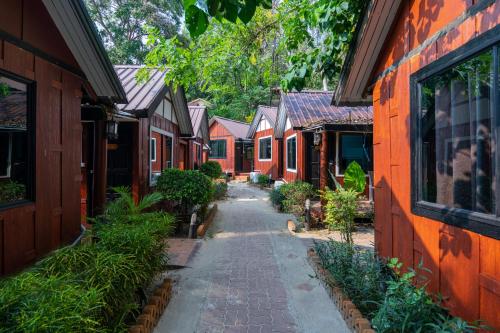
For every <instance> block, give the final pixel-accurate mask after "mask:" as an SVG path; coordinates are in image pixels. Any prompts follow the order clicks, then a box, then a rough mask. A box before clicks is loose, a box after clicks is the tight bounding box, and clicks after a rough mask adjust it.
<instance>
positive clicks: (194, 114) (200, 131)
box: [188, 105, 210, 143]
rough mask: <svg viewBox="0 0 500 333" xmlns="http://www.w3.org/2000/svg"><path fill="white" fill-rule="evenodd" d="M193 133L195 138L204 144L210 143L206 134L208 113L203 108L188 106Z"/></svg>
mask: <svg viewBox="0 0 500 333" xmlns="http://www.w3.org/2000/svg"><path fill="white" fill-rule="evenodd" d="M188 108H189V115H190V117H191V124H192V126H193V132H194V135H195V136H196V137H201V138H202V139H203V141H205V143H207V142H208V141H210V137H209V132H208V112H207V108H206V107H205V106H194V105H188Z"/></svg>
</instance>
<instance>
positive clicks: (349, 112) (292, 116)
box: [275, 91, 373, 138]
mask: <svg viewBox="0 0 500 333" xmlns="http://www.w3.org/2000/svg"><path fill="white" fill-rule="evenodd" d="M332 98H333V93H332V92H330V91H302V92H291V93H282V94H281V101H280V106H279V109H278V116H277V117H278V118H277V122H276V126H275V136H276V137H278V138H281V137H282V136H283V132H284V131H285V126H286V120H287V119H289V121H290V124H291V125H292V127H293V128H295V129H303V128H307V127H314V126H323V125H332V124H333V125H360V124H364V125H366V124H372V123H373V108H372V107H371V106H352V107H348V106H344V107H342V106H333V105H331V102H332Z"/></svg>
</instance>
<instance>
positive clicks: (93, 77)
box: [42, 0, 127, 103]
mask: <svg viewBox="0 0 500 333" xmlns="http://www.w3.org/2000/svg"><path fill="white" fill-rule="evenodd" d="M42 1H43V4H44V5H45V8H47V11H48V12H49V14H50V17H51V18H52V20H53V21H54V23H55V25H56V26H57V29H58V30H59V32H60V33H61V35H62V37H63V38H64V41H65V42H66V44H67V45H68V47H69V49H70V50H71V53H73V56H74V57H75V59H76V61H77V62H78V65H79V66H80V68H81V69H82V71H83V72H84V73H85V76H86V77H87V79H88V81H89V83H90V85H91V86H92V89H93V90H94V91H95V93H96V94H97V96H99V97H107V98H110V99H111V100H113V101H114V102H118V103H123V102H126V101H127V99H126V95H125V92H124V91H123V88H122V86H121V85H120V81H119V80H118V78H117V77H116V74H115V71H114V70H113V66H112V65H111V61H110V60H109V57H108V55H107V53H106V50H105V49H104V46H103V44H102V41H101V39H100V38H99V35H98V33H97V29H96V27H95V25H94V23H93V22H92V20H91V19H90V16H89V14H88V12H87V8H86V7H85V4H83V2H82V0H66V1H60V0H42Z"/></svg>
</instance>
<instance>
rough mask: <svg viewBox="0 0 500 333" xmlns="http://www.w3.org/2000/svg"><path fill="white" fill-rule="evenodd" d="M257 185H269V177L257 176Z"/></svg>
mask: <svg viewBox="0 0 500 333" xmlns="http://www.w3.org/2000/svg"><path fill="white" fill-rule="evenodd" d="M257 184H259V185H260V186H267V185H269V176H268V175H262V174H260V175H258V176H257Z"/></svg>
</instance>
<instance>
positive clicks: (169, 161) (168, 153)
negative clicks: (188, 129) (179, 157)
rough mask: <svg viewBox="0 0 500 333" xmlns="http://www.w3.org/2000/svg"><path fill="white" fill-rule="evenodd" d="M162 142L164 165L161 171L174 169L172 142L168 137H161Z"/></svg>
mask: <svg viewBox="0 0 500 333" xmlns="http://www.w3.org/2000/svg"><path fill="white" fill-rule="evenodd" d="M162 138H163V142H164V147H165V163H163V164H162V166H161V167H162V170H164V169H168V168H173V167H174V163H173V161H174V150H173V145H174V140H173V138H172V137H171V136H170V135H163V136H162Z"/></svg>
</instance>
